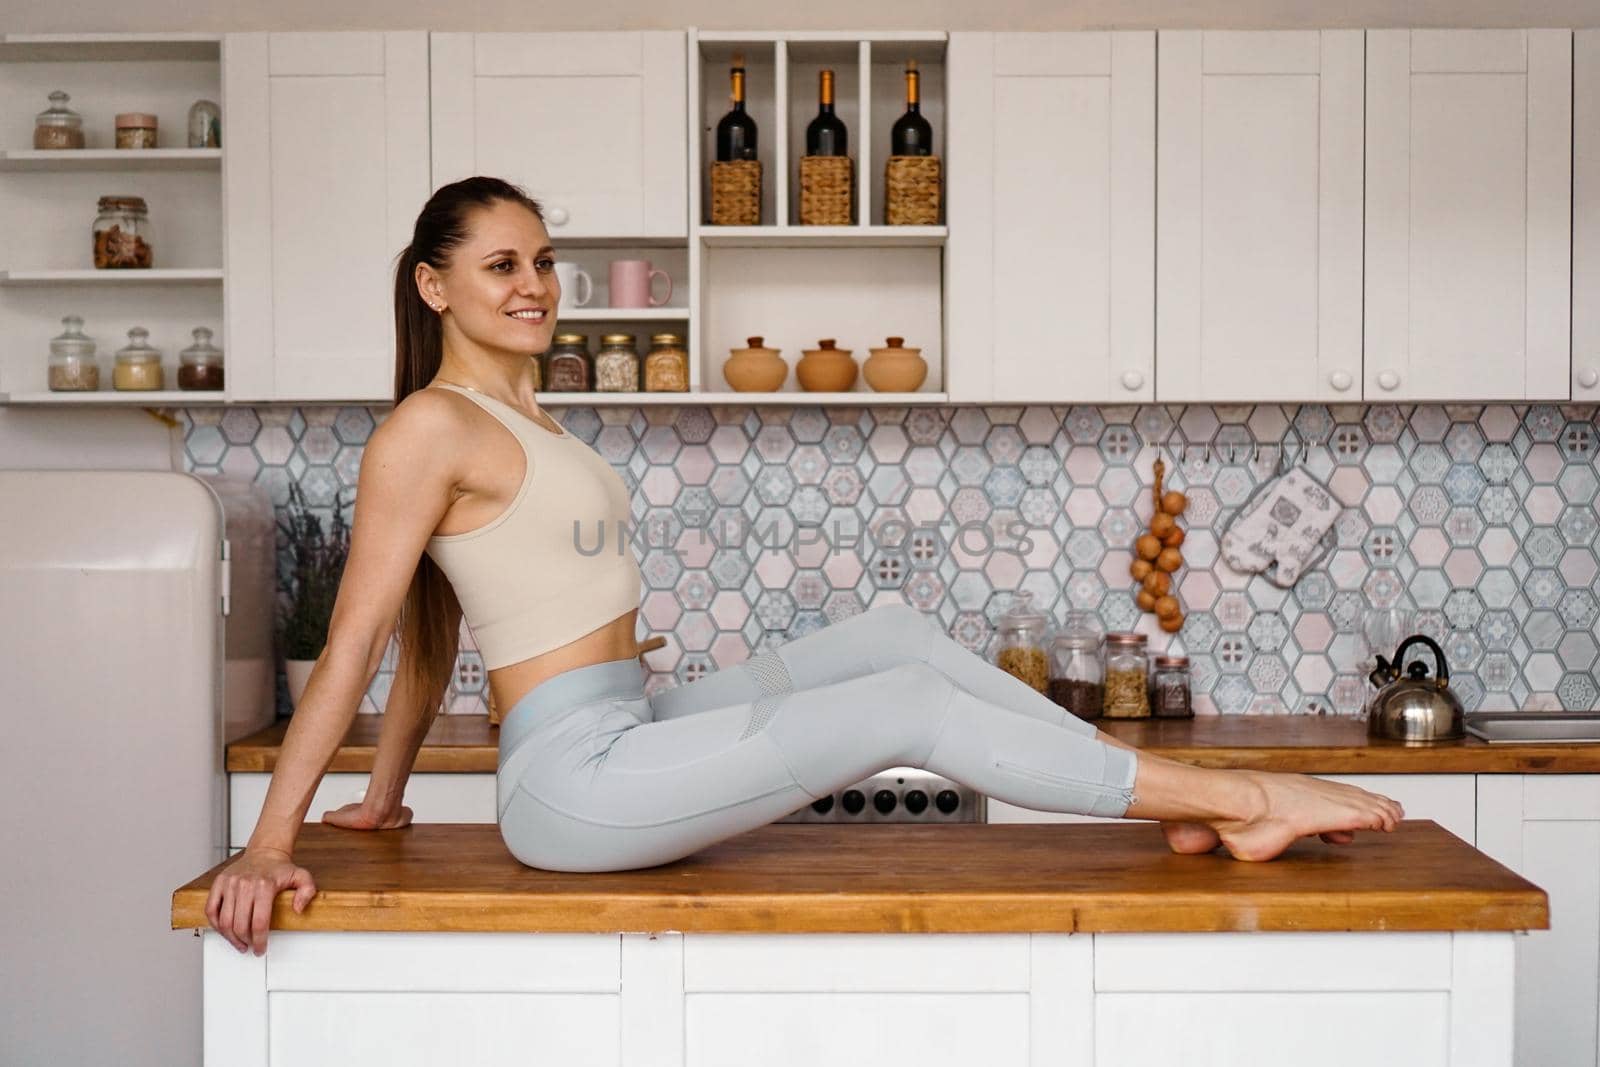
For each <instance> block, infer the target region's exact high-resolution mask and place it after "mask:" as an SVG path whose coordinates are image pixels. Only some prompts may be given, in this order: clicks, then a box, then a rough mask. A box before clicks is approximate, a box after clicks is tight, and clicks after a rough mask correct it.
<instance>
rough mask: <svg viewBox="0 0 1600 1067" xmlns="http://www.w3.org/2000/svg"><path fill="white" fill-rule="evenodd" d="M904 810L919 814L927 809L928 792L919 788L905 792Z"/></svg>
mask: <svg viewBox="0 0 1600 1067" xmlns="http://www.w3.org/2000/svg"><path fill="white" fill-rule="evenodd" d="M906 810H907V811H909V812H910V813H911V814H913V815H921V814H922V813H923V812H925V811H927V810H928V794H926V793H924V792H923V791H922V790H920V789H913V790H912V791H911V792H909V793H907V794H906Z"/></svg>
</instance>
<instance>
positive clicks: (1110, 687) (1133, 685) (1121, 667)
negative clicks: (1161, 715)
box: [1105, 633, 1150, 719]
mask: <svg viewBox="0 0 1600 1067" xmlns="http://www.w3.org/2000/svg"><path fill="white" fill-rule="evenodd" d="M1146 640H1147V639H1146V637H1145V635H1144V634H1139V633H1114V634H1107V635H1106V710H1105V717H1106V718H1108V719H1148V718H1149V717H1150V691H1149V688H1148V687H1149V685H1150V661H1149V658H1148V657H1147V656H1146V654H1145V642H1146Z"/></svg>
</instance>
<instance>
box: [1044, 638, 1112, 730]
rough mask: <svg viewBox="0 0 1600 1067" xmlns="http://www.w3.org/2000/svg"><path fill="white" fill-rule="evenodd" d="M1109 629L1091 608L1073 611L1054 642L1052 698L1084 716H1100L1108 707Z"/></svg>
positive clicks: (1051, 675)
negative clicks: (1106, 647) (1106, 643)
mask: <svg viewBox="0 0 1600 1067" xmlns="http://www.w3.org/2000/svg"><path fill="white" fill-rule="evenodd" d="M1104 639H1105V629H1104V627H1102V626H1101V625H1100V620H1099V618H1098V617H1097V616H1096V615H1095V614H1094V613H1093V612H1088V611H1069V612H1068V613H1067V619H1066V622H1065V623H1063V624H1062V627H1061V631H1060V632H1059V633H1057V634H1056V637H1055V640H1053V641H1052V642H1051V643H1050V699H1051V700H1054V701H1055V702H1056V703H1057V704H1059V705H1061V706H1062V707H1063V708H1065V709H1066V710H1067V711H1069V712H1071V713H1072V714H1073V715H1076V716H1077V717H1078V718H1080V719H1098V718H1099V717H1100V713H1101V712H1102V711H1103V710H1104V709H1105V701H1106V665H1105V659H1104V652H1103V651H1102V642H1103V641H1104Z"/></svg>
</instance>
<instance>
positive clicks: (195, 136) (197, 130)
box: [189, 100, 222, 148]
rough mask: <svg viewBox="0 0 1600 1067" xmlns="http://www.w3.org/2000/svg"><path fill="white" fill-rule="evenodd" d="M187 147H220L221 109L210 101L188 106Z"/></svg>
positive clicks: (196, 102)
mask: <svg viewBox="0 0 1600 1067" xmlns="http://www.w3.org/2000/svg"><path fill="white" fill-rule="evenodd" d="M189 147H190V148H221V147H222V109H221V108H219V107H217V105H216V104H214V103H212V102H211V101H210V100H196V101H195V102H194V103H193V104H191V105H189Z"/></svg>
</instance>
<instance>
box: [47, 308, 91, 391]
mask: <svg viewBox="0 0 1600 1067" xmlns="http://www.w3.org/2000/svg"><path fill="white" fill-rule="evenodd" d="M61 325H62V326H64V327H65V329H64V330H62V332H61V334H60V335H59V336H57V337H52V338H51V339H50V375H49V377H50V389H51V391H52V392H57V393H63V392H92V391H94V390H96V389H98V388H100V366H99V364H97V363H96V362H95V361H94V341H93V339H91V338H89V337H87V336H85V334H84V332H83V320H82V319H80V318H79V317H78V316H76V315H68V316H67V317H66V318H64V319H62V320H61Z"/></svg>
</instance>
